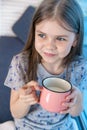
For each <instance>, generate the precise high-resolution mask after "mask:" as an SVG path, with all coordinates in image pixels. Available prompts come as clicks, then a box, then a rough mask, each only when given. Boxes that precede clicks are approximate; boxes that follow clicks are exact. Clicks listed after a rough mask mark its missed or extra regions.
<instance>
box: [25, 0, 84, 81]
mask: <svg viewBox="0 0 87 130" xmlns="http://www.w3.org/2000/svg"><path fill="white" fill-rule="evenodd" d="M46 19H47V20H49V19H54V20H56V21H58V23H60V25H61V26H62V27H64V28H65V29H66V30H69V31H71V32H74V33H75V34H76V35H77V43H76V47H72V48H71V51H70V53H69V54H68V56H66V57H65V58H64V62H63V63H64V64H65V65H68V64H69V63H70V62H71V61H72V60H74V57H76V56H79V55H81V54H82V43H83V35H84V25H83V13H82V10H81V8H80V6H79V4H78V3H77V2H76V0H43V1H42V3H41V4H40V6H39V7H38V8H37V10H36V11H35V14H34V16H33V19H32V23H31V28H30V33H29V36H28V40H27V43H26V45H25V47H24V49H23V51H27V53H28V54H29V67H28V68H29V70H28V76H29V80H36V75H37V65H38V63H40V62H41V56H40V55H39V54H38V52H37V51H36V49H35V27H36V25H37V24H39V23H40V22H42V21H43V20H46Z"/></svg>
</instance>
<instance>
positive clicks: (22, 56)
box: [12, 52, 28, 62]
mask: <svg viewBox="0 0 87 130" xmlns="http://www.w3.org/2000/svg"><path fill="white" fill-rule="evenodd" d="M12 61H13V62H26V61H28V53H27V52H21V53H18V54H16V55H14V56H13V59H12Z"/></svg>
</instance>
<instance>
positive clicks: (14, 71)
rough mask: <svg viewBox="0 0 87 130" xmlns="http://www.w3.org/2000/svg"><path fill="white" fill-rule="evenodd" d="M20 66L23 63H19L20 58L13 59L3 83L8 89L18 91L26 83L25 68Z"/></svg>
mask: <svg viewBox="0 0 87 130" xmlns="http://www.w3.org/2000/svg"><path fill="white" fill-rule="evenodd" d="M22 64H23V63H21V62H20V58H19V57H18V56H14V57H13V59H12V61H11V64H10V66H9V71H8V74H7V77H6V80H5V82H4V85H5V86H8V87H10V88H11V89H18V88H20V87H22V86H23V85H24V84H25V83H26V81H27V77H26V72H25V71H24V70H25V68H23V65H22Z"/></svg>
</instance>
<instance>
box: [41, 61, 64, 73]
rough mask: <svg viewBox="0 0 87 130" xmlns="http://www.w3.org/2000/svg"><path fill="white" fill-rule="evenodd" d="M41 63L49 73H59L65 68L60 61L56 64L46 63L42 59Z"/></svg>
mask: <svg viewBox="0 0 87 130" xmlns="http://www.w3.org/2000/svg"><path fill="white" fill-rule="evenodd" d="M41 64H42V65H43V67H44V68H45V69H46V70H47V71H48V72H49V73H50V74H61V73H62V72H63V71H64V69H65V66H63V65H62V64H61V63H59V64H57V65H56V64H51V63H50V64H48V63H46V62H43V61H42V62H41Z"/></svg>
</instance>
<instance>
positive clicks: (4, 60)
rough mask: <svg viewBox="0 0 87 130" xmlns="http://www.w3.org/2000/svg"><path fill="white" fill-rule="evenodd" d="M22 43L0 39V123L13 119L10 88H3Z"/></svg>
mask: <svg viewBox="0 0 87 130" xmlns="http://www.w3.org/2000/svg"><path fill="white" fill-rule="evenodd" d="M23 46H24V43H23V42H22V41H21V40H20V39H18V38H15V37H0V123H2V122H5V121H8V120H11V119H13V118H12V116H11V113H10V107H9V100H10V88H8V87H6V86H4V80H5V78H6V75H7V72H8V68H9V65H10V62H11V59H12V57H13V55H15V54H17V53H19V52H20V50H21V49H22V48H23Z"/></svg>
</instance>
